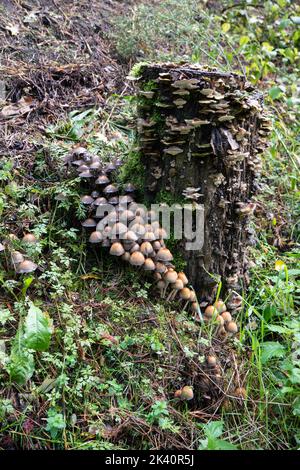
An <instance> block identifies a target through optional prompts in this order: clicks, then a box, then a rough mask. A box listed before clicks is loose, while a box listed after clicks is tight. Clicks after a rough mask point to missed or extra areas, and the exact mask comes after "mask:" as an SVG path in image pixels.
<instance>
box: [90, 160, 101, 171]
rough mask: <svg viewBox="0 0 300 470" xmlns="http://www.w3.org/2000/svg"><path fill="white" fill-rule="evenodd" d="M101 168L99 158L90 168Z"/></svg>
mask: <svg viewBox="0 0 300 470" xmlns="http://www.w3.org/2000/svg"><path fill="white" fill-rule="evenodd" d="M99 168H101V163H100V162H99V160H98V161H97V160H95V161H93V162H92V163H91V164H90V170H99Z"/></svg>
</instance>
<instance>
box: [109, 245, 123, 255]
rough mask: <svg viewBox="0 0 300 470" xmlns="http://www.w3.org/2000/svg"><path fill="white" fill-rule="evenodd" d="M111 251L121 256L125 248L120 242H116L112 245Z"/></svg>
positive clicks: (112, 253)
mask: <svg viewBox="0 0 300 470" xmlns="http://www.w3.org/2000/svg"><path fill="white" fill-rule="evenodd" d="M109 253H110V254H111V255H113V256H121V255H123V254H124V253H125V250H124V248H123V245H122V244H121V243H120V242H115V243H113V244H112V245H111V247H110V250H109Z"/></svg>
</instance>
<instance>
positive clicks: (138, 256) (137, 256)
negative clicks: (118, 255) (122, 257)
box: [129, 251, 145, 266]
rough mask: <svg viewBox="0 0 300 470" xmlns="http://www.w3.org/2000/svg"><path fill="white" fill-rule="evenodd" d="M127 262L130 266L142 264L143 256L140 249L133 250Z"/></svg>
mask: <svg viewBox="0 0 300 470" xmlns="http://www.w3.org/2000/svg"><path fill="white" fill-rule="evenodd" d="M129 262H130V264H132V266H142V265H143V264H144V262H145V257H144V255H143V254H142V253H141V252H140V251H135V252H134V253H132V254H131V256H130V261H129Z"/></svg>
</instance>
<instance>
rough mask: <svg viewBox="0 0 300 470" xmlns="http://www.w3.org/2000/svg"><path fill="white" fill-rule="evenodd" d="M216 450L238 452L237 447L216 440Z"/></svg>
mask: <svg viewBox="0 0 300 470" xmlns="http://www.w3.org/2000/svg"><path fill="white" fill-rule="evenodd" d="M215 442H216V446H217V450H238V448H237V446H235V445H234V444H231V442H228V441H224V440H223V439H216V441H215Z"/></svg>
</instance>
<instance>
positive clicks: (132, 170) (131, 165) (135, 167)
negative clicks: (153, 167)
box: [118, 150, 145, 191]
mask: <svg viewBox="0 0 300 470" xmlns="http://www.w3.org/2000/svg"><path fill="white" fill-rule="evenodd" d="M118 182H119V183H120V184H125V183H129V182H130V183H133V184H134V186H135V187H136V188H137V190H138V191H143V190H144V187H145V168H144V165H143V164H142V160H141V154H140V152H138V151H134V150H131V151H129V153H128V156H127V158H126V160H125V163H124V165H123V166H122V167H121V169H120V173H119V176H118Z"/></svg>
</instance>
